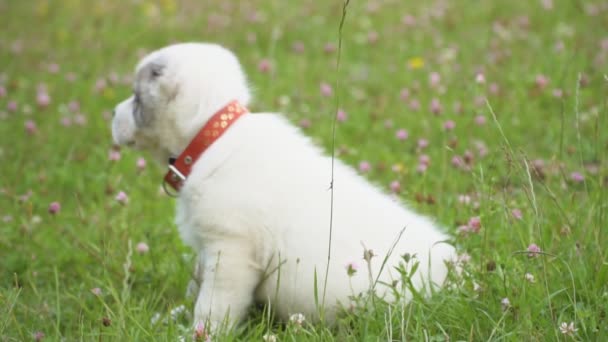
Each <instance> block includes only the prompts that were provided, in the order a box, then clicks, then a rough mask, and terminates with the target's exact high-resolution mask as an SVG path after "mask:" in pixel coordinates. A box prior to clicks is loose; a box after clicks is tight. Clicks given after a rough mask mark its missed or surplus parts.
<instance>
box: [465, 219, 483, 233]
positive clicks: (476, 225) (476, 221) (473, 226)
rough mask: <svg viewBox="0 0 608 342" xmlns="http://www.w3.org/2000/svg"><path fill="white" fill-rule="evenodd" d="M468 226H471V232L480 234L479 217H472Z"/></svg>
mask: <svg viewBox="0 0 608 342" xmlns="http://www.w3.org/2000/svg"><path fill="white" fill-rule="evenodd" d="M467 225H468V226H469V228H470V230H471V232H473V233H478V232H479V230H480V229H481V219H480V218H479V216H474V217H471V218H470V219H469V222H468V223H467Z"/></svg>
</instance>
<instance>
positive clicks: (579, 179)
mask: <svg viewBox="0 0 608 342" xmlns="http://www.w3.org/2000/svg"><path fill="white" fill-rule="evenodd" d="M570 179H571V180H572V181H573V182H575V183H580V182H582V181H584V180H585V176H583V174H582V173H580V172H578V171H574V172H572V173H571V174H570Z"/></svg>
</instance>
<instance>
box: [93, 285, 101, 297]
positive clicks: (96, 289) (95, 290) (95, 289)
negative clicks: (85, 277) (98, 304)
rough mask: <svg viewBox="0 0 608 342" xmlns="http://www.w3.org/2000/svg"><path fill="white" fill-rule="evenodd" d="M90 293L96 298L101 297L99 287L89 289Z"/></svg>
mask: <svg viewBox="0 0 608 342" xmlns="http://www.w3.org/2000/svg"><path fill="white" fill-rule="evenodd" d="M91 293H92V294H94V295H96V296H101V289H100V288H99V287H94V288H92V289H91Z"/></svg>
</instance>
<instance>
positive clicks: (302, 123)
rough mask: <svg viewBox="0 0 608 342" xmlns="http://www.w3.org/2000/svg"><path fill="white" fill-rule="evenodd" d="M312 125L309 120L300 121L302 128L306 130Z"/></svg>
mask: <svg viewBox="0 0 608 342" xmlns="http://www.w3.org/2000/svg"><path fill="white" fill-rule="evenodd" d="M310 124H311V122H310V120H308V119H302V120H300V127H302V128H304V129H306V128H309V127H310Z"/></svg>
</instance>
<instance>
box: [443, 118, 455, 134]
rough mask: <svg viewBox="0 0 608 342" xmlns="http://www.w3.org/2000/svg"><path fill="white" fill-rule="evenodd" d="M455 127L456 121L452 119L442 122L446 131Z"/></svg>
mask: <svg viewBox="0 0 608 342" xmlns="http://www.w3.org/2000/svg"><path fill="white" fill-rule="evenodd" d="M455 127H456V123H455V122H454V121H453V120H448V121H446V122H444V123H443V129H445V130H446V131H452V130H454V128H455Z"/></svg>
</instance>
